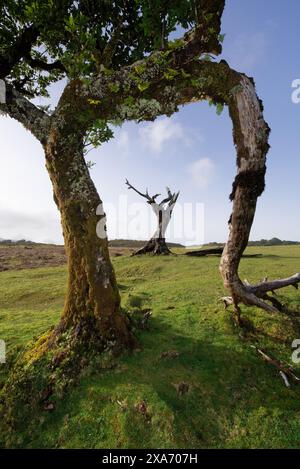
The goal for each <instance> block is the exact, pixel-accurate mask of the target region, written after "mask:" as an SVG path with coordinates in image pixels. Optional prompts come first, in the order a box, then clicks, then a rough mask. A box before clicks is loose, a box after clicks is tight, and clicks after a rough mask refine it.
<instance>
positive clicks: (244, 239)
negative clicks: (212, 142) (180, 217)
mask: <svg viewBox="0 0 300 469" xmlns="http://www.w3.org/2000/svg"><path fill="white" fill-rule="evenodd" d="M236 88H238V89H237V90H236V92H235V93H233V94H232V96H231V98H230V100H229V112H230V116H231V119H232V122H233V136H234V143H235V145H236V149H237V168H238V172H237V176H236V178H235V181H234V183H233V190H232V194H231V196H230V199H231V200H232V201H233V211H232V215H231V217H230V220H229V238H228V241H227V244H226V246H225V248H224V251H223V254H222V258H221V263H220V272H221V275H222V277H223V281H224V285H225V287H226V288H228V289H229V290H230V292H231V298H228V297H226V298H224V301H225V303H226V304H233V305H234V307H235V311H236V313H237V315H238V319H239V318H240V310H239V307H238V304H239V303H240V302H243V303H245V304H246V305H255V306H259V307H260V308H263V309H265V310H266V311H269V312H275V311H278V303H279V302H278V301H277V300H275V299H273V298H272V297H269V296H268V295H267V292H268V291H272V290H273V286H274V282H266V281H264V282H262V283H260V284H257V285H250V284H248V282H246V281H245V282H244V283H243V282H242V281H241V279H240V278H239V275H238V267H239V262H240V259H241V257H242V254H243V252H244V250H245V248H246V247H247V244H248V240H249V234H250V230H251V226H252V223H253V219H254V215H255V210H256V202H257V198H258V197H259V196H260V195H261V193H262V192H263V190H264V187H265V172H266V154H267V152H268V149H269V144H268V136H269V131H270V129H269V127H268V125H267V124H266V122H265V121H264V119H263V115H262V111H263V109H262V104H261V102H260V101H259V99H258V97H257V95H256V92H255V87H254V83H253V82H252V80H251V79H249V78H248V77H246V76H245V75H240V84H239V85H238V86H237V87H236ZM299 281H300V275H299V274H296V275H294V276H292V277H290V278H289V279H284V280H278V281H276V282H275V283H276V288H281V287H283V286H287V285H294V286H295V285H297V283H298V282H299ZM263 300H268V301H270V302H271V305H270V304H268V303H266V302H265V301H263Z"/></svg>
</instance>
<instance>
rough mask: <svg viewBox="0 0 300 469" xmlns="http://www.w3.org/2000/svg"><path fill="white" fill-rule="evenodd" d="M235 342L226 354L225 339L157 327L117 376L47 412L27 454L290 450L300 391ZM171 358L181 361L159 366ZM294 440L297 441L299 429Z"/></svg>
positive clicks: (84, 383) (89, 384)
mask: <svg viewBox="0 0 300 469" xmlns="http://www.w3.org/2000/svg"><path fill="white" fill-rule="evenodd" d="M232 339H233V340H232V343H231V344H229V343H228V345H226V344H224V343H222V340H221V339H220V336H219V335H218V334H216V335H215V336H211V337H210V339H208V338H205V336H204V337H202V338H199V339H197V340H196V339H195V338H193V337H191V336H188V335H182V334H180V333H179V332H178V331H176V330H174V329H173V328H172V327H168V328H166V323H165V322H163V321H161V319H160V318H157V317H155V318H153V320H152V323H151V329H150V332H147V333H143V334H142V335H141V337H140V341H141V345H142V347H143V348H142V350H140V351H136V352H134V353H133V354H131V355H127V356H124V357H122V358H121V359H120V360H118V361H116V363H115V367H114V369H111V370H109V371H106V372H103V373H99V374H97V375H93V376H89V377H86V378H82V379H81V381H80V383H79V385H78V386H77V387H75V388H74V389H72V390H70V392H69V393H68V395H67V396H65V398H64V399H63V400H62V401H60V402H57V403H56V404H55V411H54V412H53V413H50V414H49V413H45V412H44V413H43V415H42V419H41V425H40V427H39V428H37V433H36V434H35V435H22V437H23V442H24V443H23V444H24V446H25V447H27V446H30V447H56V446H57V447H81V448H97V447H103V448H105V447H106V448H107V447H110V448H118V447H121V448H150V447H152V448H153V447H155V448H193V447H195V448H209V447H224V446H227V447H230V446H233V447H234V446H241V447H242V446H243V447H253V446H255V445H256V446H257V445H258V446H259V447H272V446H273V447H274V446H281V444H283V445H288V441H290V442H292V440H293V438H294V437H293V436H292V435H293V432H295V428H294V427H292V426H291V427H290V426H289V419H290V418H291V417H292V415H296V414H295V413H297V412H299V411H300V400H299V389H298V388H292V389H286V388H285V387H284V385H283V382H282V380H281V378H280V377H279V376H278V372H277V371H276V370H274V369H273V368H272V367H270V366H269V365H267V364H265V363H264V362H262V361H261V360H260V359H259V358H258V357H257V355H256V353H255V352H254V351H253V350H252V349H251V348H250V347H249V346H248V345H249V344H245V343H241V342H239V341H238V340H236V337H232ZM168 350H173V351H177V352H178V353H179V356H178V357H177V358H167V357H166V358H161V354H162V353H163V352H166V351H168ZM182 383H185V385H186V386H185V391H186V392H182V393H181V392H179V390H180V384H182ZM262 409H263V411H262ZM294 423H295V422H294ZM260 425H261V426H262V427H261V428H260ZM245 428H246V429H247V430H245ZM264 432H267V433H268V434H269V439H266V436H265V434H264ZM297 432H298V433H297V435H298V437H299V436H300V424H299V425H298V426H297ZM257 441H258V443H257ZM255 442H256V443H255ZM291 444H292V443H291Z"/></svg>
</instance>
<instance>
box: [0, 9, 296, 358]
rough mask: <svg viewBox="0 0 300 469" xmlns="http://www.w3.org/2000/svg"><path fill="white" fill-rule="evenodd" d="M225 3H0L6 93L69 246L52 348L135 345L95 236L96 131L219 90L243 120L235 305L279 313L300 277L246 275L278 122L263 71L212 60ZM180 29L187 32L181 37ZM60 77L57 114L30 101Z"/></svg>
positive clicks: (233, 249)
mask: <svg viewBox="0 0 300 469" xmlns="http://www.w3.org/2000/svg"><path fill="white" fill-rule="evenodd" d="M224 3H225V1H224V0H190V1H188V0H185V1H184V0H172V1H169V0H163V1H159V0H155V1H153V2H152V1H151V2H149V1H148V0H140V1H134V2H133V1H132V2H130V1H128V0H117V1H114V2H112V1H108V0H102V1H99V2H93V1H91V0H78V1H71V0H62V1H59V2H53V0H41V1H39V2H36V1H33V0H27V1H23V2H17V1H16V0H8V1H7V2H5V4H3V2H2V3H1V4H0V13H1V23H0V68H1V69H0V78H1V79H2V80H4V81H5V90H6V93H5V94H6V96H5V98H6V99H5V103H1V104H0V111H2V112H4V113H6V114H7V115H9V116H10V117H12V118H13V119H16V120H17V121H19V122H20V123H21V124H22V125H23V126H24V127H25V128H26V129H28V130H29V131H30V132H31V133H32V134H33V135H34V136H35V137H36V138H37V139H38V140H39V141H40V142H41V144H42V146H43V148H44V151H45V157H46V166H47V169H48V172H49V175H50V178H51V181H52V184H53V192H54V200H55V203H56V204H57V207H58V209H59V211H60V213H61V219H62V227H63V234H64V239H65V245H66V251H67V255H68V272H69V273H68V276H69V279H68V291H67V297H66V301H65V307H64V311H63V314H62V319H61V322H60V324H59V326H58V327H57V328H56V329H55V330H54V331H52V332H51V333H50V334H49V336H47V339H46V340H45V341H44V342H43V347H44V349H47V350H49V348H50V349H51V348H53V347H55V345H53V344H59V343H60V340H62V338H63V340H66V341H67V343H68V344H72V346H71V349H72V347H75V345H76V344H77V345H78V344H82V343H83V344H85V348H84V350H86V349H94V348H97V349H103V347H105V346H107V345H109V347H113V346H114V347H116V346H117V347H118V346H119V347H121V348H122V347H124V346H125V347H126V346H127V347H128V346H129V347H130V346H132V342H133V341H132V336H131V334H130V331H129V329H128V325H127V321H126V318H125V316H124V315H123V314H122V313H121V310H120V297H119V292H118V288H117V284H116V279H115V274H114V271H113V268H112V265H111V262H110V259H109V253H108V244H107V238H106V236H105V237H102V238H99V237H97V235H96V227H97V224H98V222H99V217H98V216H97V213H100V214H101V215H100V217H101V221H102V222H103V220H104V216H105V215H104V212H103V209H102V207H101V200H100V198H99V195H98V193H97V191H96V189H95V186H94V184H93V182H92V180H91V178H90V175H89V171H88V168H87V164H86V162H85V160H84V156H83V154H84V147H85V145H86V143H87V141H86V139H87V138H88V139H90V142H91V143H92V144H94V145H95V144H98V143H101V141H105V140H107V139H108V138H109V137H110V135H111V131H110V128H109V124H111V123H120V122H121V123H122V122H124V121H126V120H135V121H137V122H140V121H142V120H154V119H156V118H157V117H158V116H160V115H168V116H170V115H172V114H173V113H174V112H176V111H177V110H178V107H179V106H181V105H185V104H187V103H190V102H192V101H193V102H195V101H201V100H207V99H209V100H210V102H212V103H213V104H215V105H216V106H217V109H218V111H220V109H221V108H222V106H223V105H227V106H228V108H229V113H230V117H231V119H232V123H233V134H234V142H235V145H236V150H237V176H236V178H235V181H234V184H233V191H232V194H231V200H232V202H233V212H232V216H231V218H230V222H229V239H228V242H227V244H226V246H225V249H224V252H223V255H222V259H221V264H220V272H221V274H222V277H223V280H224V285H225V286H226V288H228V289H229V291H230V294H231V297H230V299H228V298H227V300H226V301H227V303H229V302H231V303H233V304H234V306H235V309H236V312H237V314H239V303H241V302H243V303H245V304H247V305H256V306H259V307H261V308H263V309H265V310H266V311H270V312H274V311H277V310H278V308H277V305H276V304H275V301H274V300H273V297H270V296H269V295H268V292H269V291H273V290H274V289H276V288H281V287H282V286H286V285H294V286H296V285H297V284H298V283H299V281H300V274H296V275H294V276H292V277H290V278H288V279H284V280H278V281H274V282H268V281H264V282H262V283H260V284H257V285H248V284H246V283H243V282H242V281H241V280H240V278H239V274H238V267H239V262H240V258H241V256H242V253H243V251H244V249H245V248H246V246H247V242H248V238H249V233H250V229H251V226H252V222H253V218H254V214H255V209H256V203H257V198H258V197H259V196H260V195H261V193H262V192H263V190H264V180H265V172H266V154H267V152H268V149H269V144H268V136H269V130H270V129H269V127H268V125H267V124H266V122H265V121H264V118H263V108H262V103H261V101H260V100H259V99H258V97H257V95H256V92H255V85H254V82H253V80H252V79H250V78H249V77H247V76H246V75H244V74H243V73H239V72H237V71H235V70H233V69H231V68H230V66H229V65H228V64H227V63H226V62H225V61H224V60H221V61H220V62H216V61H215V59H214V58H213V56H217V55H219V54H220V53H221V50H222V45H221V42H222V40H223V36H222V35H220V29H221V17H222V13H223V9H224ZM177 27H181V28H183V29H185V30H186V31H187V32H186V33H185V34H184V35H183V36H182V38H181V39H175V40H171V39H170V34H171V32H172V31H174V30H175V29H176V28H177ZM62 78H65V79H67V83H66V86H65V89H64V91H63V93H62V96H61V98H60V100H59V103H58V105H57V107H56V108H55V110H53V112H51V114H50V113H49V112H47V110H45V109H40V108H39V107H37V106H36V105H34V104H33V103H32V102H31V101H30V99H29V98H32V97H35V96H45V95H47V87H48V85H49V84H50V83H53V82H56V81H58V80H61V79H62ZM99 206H100V209H99ZM267 301H269V302H271V304H269V303H268V302H267ZM276 303H277V302H276ZM77 345H76V346H77ZM67 350H69V348H67ZM80 350H81V349H80ZM71 355H72V354H71V353H70V356H71ZM57 360H58V359H57ZM58 362H59V360H58Z"/></svg>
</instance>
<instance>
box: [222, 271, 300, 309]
mask: <svg viewBox="0 0 300 469" xmlns="http://www.w3.org/2000/svg"><path fill="white" fill-rule="evenodd" d="M299 283H300V274H299V273H297V274H295V275H292V276H291V277H288V278H285V279H281V280H273V281H268V280H267V279H264V280H263V281H262V282H260V283H258V284H256V285H250V284H249V283H248V282H247V281H245V282H244V283H242V282H237V283H236V284H234V285H233V286H231V291H232V293H233V296H232V297H231V296H225V297H223V298H222V301H223V302H224V306H225V308H227V307H228V306H230V305H234V306H235V310H236V305H237V304H239V303H244V304H245V305H247V306H258V307H259V308H261V309H263V310H265V311H267V312H268V313H278V312H281V311H282V310H283V305H282V304H281V303H280V301H279V300H278V299H277V298H274V296H270V295H268V292H271V293H273V294H274V292H275V290H278V289H280V288H284V287H287V286H289V285H291V286H293V287H294V288H296V289H298V284H299ZM267 301H268V302H269V303H271V304H269V303H267Z"/></svg>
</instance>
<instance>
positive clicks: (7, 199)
mask: <svg viewBox="0 0 300 469" xmlns="http://www.w3.org/2000/svg"><path fill="white" fill-rule="evenodd" d="M299 18H300V2H299V1H298V0H287V1H286V2H282V0H264V1H263V2H262V1H261V0H251V1H250V0H227V4H226V8H225V12H224V16H223V23H222V31H223V33H225V34H226V36H225V40H224V44H223V55H222V56H223V58H225V59H226V60H227V61H228V63H229V64H230V65H231V66H232V67H233V68H236V69H237V70H239V71H243V72H245V73H247V74H248V75H250V76H253V77H254V79H255V81H256V86H257V91H258V94H259V96H260V97H261V98H262V99H263V102H264V106H265V118H266V120H267V121H268V123H269V125H270V127H271V129H272V133H271V139H270V143H271V150H270V152H269V154H268V164H267V167H268V171H267V178H266V191H265V192H264V194H263V195H262V197H260V199H259V202H258V209H257V214H256V218H255V221H254V224H253V228H252V233H251V239H260V238H270V237H273V236H277V237H279V238H282V239H294V240H300V217H299V203H298V195H299V185H300V177H299V176H300V158H299V150H298V134H299V120H300V104H298V105H297V104H294V103H293V102H292V100H291V94H292V88H291V84H292V81H293V80H295V79H297V78H300V61H299V42H300V32H299ZM58 92H59V87H57V86H56V87H55V88H54V89H53V99H56V98H57V95H58ZM88 159H90V160H92V161H94V162H95V163H96V165H95V166H94V167H93V168H92V170H91V175H92V177H93V180H94V182H95V184H96V187H97V189H98V191H99V193H100V196H101V197H102V200H103V202H104V207H105V210H106V212H107V217H108V230H109V236H110V237H111V238H114V237H119V238H120V237H127V236H126V235H132V233H133V234H135V233H136V236H134V237H136V238H146V237H148V236H149V235H150V234H151V229H153V227H154V219H153V218H150V217H151V216H152V215H151V209H150V208H149V205H147V204H142V205H135V204H138V203H140V202H142V200H141V199H140V198H139V196H138V195H137V194H135V193H134V192H132V191H127V189H126V186H125V178H126V177H127V178H128V179H129V180H130V182H131V183H132V184H133V185H135V186H137V187H138V188H140V189H142V190H144V189H145V188H146V187H148V189H149V192H150V193H151V192H153V193H157V192H161V191H164V188H165V186H166V185H168V186H170V187H171V189H174V190H180V191H181V194H180V198H179V200H178V207H177V209H176V210H175V211H174V219H173V220H172V222H171V225H170V230H169V233H168V237H169V239H170V240H174V241H180V242H184V243H186V244H193V243H194V242H201V241H202V242H209V241H215V240H216V241H225V240H226V237H227V220H228V218H229V215H230V211H231V203H230V202H229V199H228V195H229V193H230V191H231V184H232V181H233V178H234V176H235V150H234V146H233V142H232V128H231V121H230V119H229V117H228V112H227V110H226V109H224V111H223V113H222V115H221V116H217V115H216V112H215V109H214V108H212V107H209V106H208V104H207V103H197V104H191V105H188V106H185V107H184V108H181V109H180V111H179V113H177V114H176V115H174V116H173V117H172V118H171V119H169V118H166V117H162V118H159V119H158V120H157V121H156V122H155V123H140V124H135V123H125V124H124V125H123V126H122V128H118V129H116V131H115V139H114V140H112V141H110V142H109V143H107V144H105V145H103V146H102V147H101V148H100V149H97V150H93V151H92V152H90V153H89V155H88ZM120 195H121V199H120ZM125 196H126V197H128V200H127V199H125ZM126 200H127V202H126ZM122 204H123V205H122ZM124 204H125V205H124ZM126 204H127V206H128V207H129V209H128V211H127V210H125V208H124V207H125V206H126ZM184 204H186V205H184ZM196 204H198V209H199V212H198V216H197V220H196V207H197V205H196ZM122 207H123V208H122ZM183 209H185V212H183ZM189 210H190V211H189ZM183 213H184V217H185V218H184V220H185V222H186V223H187V225H190V230H189V227H188V229H187V232H186V233H182V232H181V225H182V218H181V217H182V214H183ZM196 221H197V224H196ZM150 222H151V223H152V225H151V226H150ZM192 227H194V229H196V231H197V233H196V234H195V233H192V232H191V233H190V232H189V231H191V229H192ZM129 228H130V229H129ZM192 231H193V230H192ZM20 237H21V238H27V239H32V240H35V241H42V242H47V241H52V242H62V237H61V228H60V222H59V214H58V212H57V210H56V207H55V204H54V202H53V199H52V189H51V184H50V181H49V177H48V175H47V173H46V170H45V164H44V156H43V152H42V148H41V146H40V145H39V143H38V142H37V141H35V139H34V137H32V136H31V135H30V134H29V133H28V132H26V131H25V130H24V129H23V128H22V127H21V126H20V125H19V124H18V123H16V122H13V121H12V120H10V119H8V118H4V117H1V121H0V238H11V239H18V238H20ZM130 237H131V236H130Z"/></svg>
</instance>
